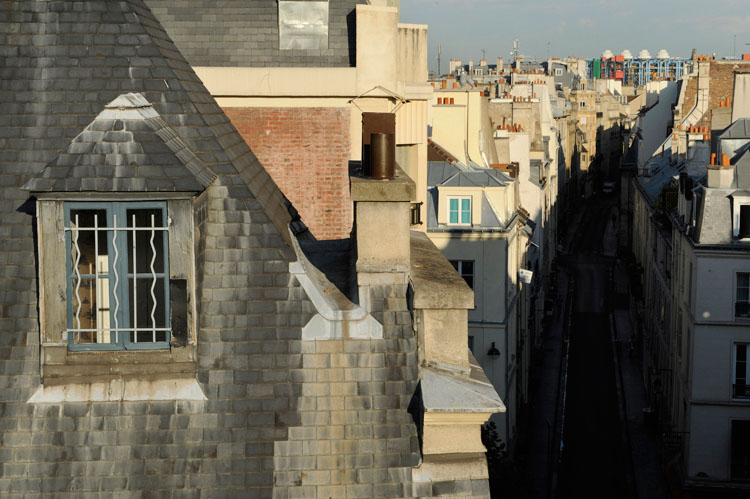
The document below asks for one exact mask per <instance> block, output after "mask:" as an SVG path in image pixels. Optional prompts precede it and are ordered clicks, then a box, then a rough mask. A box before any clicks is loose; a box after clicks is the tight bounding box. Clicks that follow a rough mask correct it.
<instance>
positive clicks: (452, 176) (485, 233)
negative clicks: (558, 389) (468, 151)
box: [427, 143, 532, 451]
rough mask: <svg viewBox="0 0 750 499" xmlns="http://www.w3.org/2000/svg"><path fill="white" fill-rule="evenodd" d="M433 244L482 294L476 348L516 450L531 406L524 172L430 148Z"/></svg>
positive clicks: (476, 309)
mask: <svg viewBox="0 0 750 499" xmlns="http://www.w3.org/2000/svg"><path fill="white" fill-rule="evenodd" d="M429 158H430V161H429V162H428V167H429V173H428V177H427V184H428V186H429V188H428V194H427V196H428V203H427V236H428V237H429V238H430V240H431V241H433V242H434V243H435V245H436V246H437V247H438V248H439V249H440V251H441V252H442V254H443V255H445V257H446V258H448V259H449V260H450V262H451V263H452V264H453V267H454V268H455V269H456V271H457V272H458V273H459V275H461V277H463V278H464V280H465V281H466V283H467V284H468V285H469V286H470V287H471V288H472V289H473V290H474V304H473V307H472V308H471V309H470V310H469V315H468V335H469V348H470V349H471V351H472V353H473V355H474V357H475V358H476V359H477V361H478V362H479V364H480V365H481V366H482V367H483V368H484V371H485V373H486V374H487V377H488V378H489V380H490V381H491V382H492V384H493V385H494V386H495V388H496V389H497V390H498V393H499V394H500V396H501V398H502V399H503V401H504V403H505V406H506V408H507V412H505V413H503V414H497V415H496V416H494V417H493V419H494V420H495V422H496V424H497V428H498V433H499V436H500V438H501V439H502V440H503V441H504V442H507V443H508V444H509V450H511V451H512V450H513V445H514V444H515V442H516V436H517V427H518V420H517V418H518V413H519V407H521V406H523V405H524V404H525V403H526V402H527V401H528V376H529V368H530V366H529V364H528V360H529V358H530V357H529V355H528V350H529V348H530V347H531V345H530V344H529V341H528V335H527V329H526V325H525V324H524V323H523V321H524V318H525V317H527V313H526V311H527V306H528V305H527V304H526V302H525V301H524V296H522V294H523V293H524V292H526V293H525V296H527V295H528V292H527V290H526V289H525V286H526V285H524V284H522V282H521V281H520V280H519V277H518V276H519V272H521V269H522V268H523V267H524V265H526V261H525V258H524V254H525V249H526V247H527V245H528V241H529V238H530V235H531V233H532V229H531V227H530V225H531V224H529V225H525V220H524V216H523V214H522V212H521V211H520V210H519V209H518V205H517V195H518V179H517V178H514V176H515V175H516V173H517V172H516V170H514V169H513V168H510V169H508V170H505V171H501V170H498V169H494V168H474V167H469V166H466V165H463V164H461V163H460V162H458V161H457V160H456V158H454V157H452V156H451V155H450V154H448V153H447V152H446V150H445V149H443V148H441V147H440V146H439V145H438V144H436V143H431V145H430V155H429Z"/></svg>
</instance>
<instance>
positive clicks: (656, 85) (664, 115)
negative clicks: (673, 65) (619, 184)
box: [638, 81, 679, 164]
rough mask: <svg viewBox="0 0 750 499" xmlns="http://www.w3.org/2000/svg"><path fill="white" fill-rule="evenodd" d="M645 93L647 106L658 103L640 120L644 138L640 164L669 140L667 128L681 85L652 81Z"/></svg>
mask: <svg viewBox="0 0 750 499" xmlns="http://www.w3.org/2000/svg"><path fill="white" fill-rule="evenodd" d="M643 92H645V93H646V106H650V105H651V104H652V103H653V102H654V101H656V100H657V99H658V103H657V104H656V105H655V106H654V107H653V108H651V109H650V110H649V111H648V112H647V113H646V115H645V116H642V117H641V118H640V119H639V120H638V121H639V126H640V129H641V136H642V137H643V140H642V141H641V142H642V144H643V148H642V149H641V150H640V151H639V152H640V153H641V154H642V156H641V157H639V158H638V161H639V164H640V163H642V162H645V161H646V160H647V159H648V158H650V157H651V156H653V154H654V152H656V150H657V149H658V148H659V146H660V145H661V144H662V143H663V142H664V139H666V138H667V126H668V125H669V124H671V123H672V120H673V116H672V105H674V104H675V103H676V102H677V98H678V97H679V85H678V84H677V82H676V81H651V82H648V83H647V84H646V85H645V86H644V87H643Z"/></svg>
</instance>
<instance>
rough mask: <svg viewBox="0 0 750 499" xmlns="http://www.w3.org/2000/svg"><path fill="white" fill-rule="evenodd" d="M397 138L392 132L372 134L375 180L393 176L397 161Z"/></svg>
mask: <svg viewBox="0 0 750 499" xmlns="http://www.w3.org/2000/svg"><path fill="white" fill-rule="evenodd" d="M395 139H396V137H395V136H394V135H393V134H392V133H373V134H371V135H370V165H372V178H374V179H375V180H386V179H392V178H393V175H394V173H395V167H394V165H395V163H396V158H395V154H394V153H395V149H396V147H395V145H396V142H395Z"/></svg>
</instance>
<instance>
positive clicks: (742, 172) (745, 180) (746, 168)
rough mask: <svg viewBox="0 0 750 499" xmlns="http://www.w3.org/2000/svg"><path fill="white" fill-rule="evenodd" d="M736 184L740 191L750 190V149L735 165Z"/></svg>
mask: <svg viewBox="0 0 750 499" xmlns="http://www.w3.org/2000/svg"><path fill="white" fill-rule="evenodd" d="M734 172H735V182H736V186H737V188H738V189H750V149H747V150H746V151H745V152H744V153H742V156H740V159H738V160H737V162H736V163H735V164H734Z"/></svg>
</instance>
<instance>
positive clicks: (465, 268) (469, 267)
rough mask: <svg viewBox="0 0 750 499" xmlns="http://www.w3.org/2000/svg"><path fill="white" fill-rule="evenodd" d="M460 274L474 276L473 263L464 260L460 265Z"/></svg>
mask: <svg viewBox="0 0 750 499" xmlns="http://www.w3.org/2000/svg"><path fill="white" fill-rule="evenodd" d="M462 272H463V273H464V274H469V275H474V262H473V261H471V260H465V261H464V262H463V263H462Z"/></svg>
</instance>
